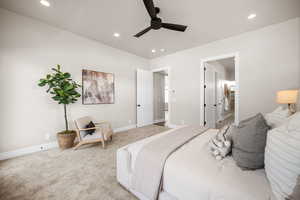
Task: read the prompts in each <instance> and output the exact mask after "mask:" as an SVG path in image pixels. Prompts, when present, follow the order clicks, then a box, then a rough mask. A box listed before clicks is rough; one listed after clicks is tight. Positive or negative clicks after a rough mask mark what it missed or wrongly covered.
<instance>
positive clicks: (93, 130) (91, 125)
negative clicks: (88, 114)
mask: <svg viewBox="0 0 300 200" xmlns="http://www.w3.org/2000/svg"><path fill="white" fill-rule="evenodd" d="M95 127H96V126H95V124H94V123H93V122H92V121H90V123H89V124H88V125H86V126H85V128H95ZM85 133H86V135H93V133H95V129H91V130H86V131H85Z"/></svg>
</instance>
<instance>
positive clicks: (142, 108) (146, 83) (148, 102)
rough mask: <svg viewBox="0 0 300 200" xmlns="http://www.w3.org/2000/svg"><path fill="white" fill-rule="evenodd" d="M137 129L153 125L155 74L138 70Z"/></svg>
mask: <svg viewBox="0 0 300 200" xmlns="http://www.w3.org/2000/svg"><path fill="white" fill-rule="evenodd" d="M136 77H137V81H136V84H137V99H136V102H137V109H136V110H137V127H142V126H146V125H149V124H152V123H153V72H151V71H146V70H142V69H138V70H137V74H136Z"/></svg>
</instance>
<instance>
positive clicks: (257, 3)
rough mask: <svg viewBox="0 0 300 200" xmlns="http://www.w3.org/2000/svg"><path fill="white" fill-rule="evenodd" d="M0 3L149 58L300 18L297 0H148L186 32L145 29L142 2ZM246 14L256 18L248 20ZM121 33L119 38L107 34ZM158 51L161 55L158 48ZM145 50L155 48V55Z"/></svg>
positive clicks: (35, 0)
mask: <svg viewBox="0 0 300 200" xmlns="http://www.w3.org/2000/svg"><path fill="white" fill-rule="evenodd" d="M39 1H40V0H0V7H2V8H5V9H8V10H11V11H14V12H16V13H19V14H23V15H25V16H30V17H33V18H36V19H39V20H41V21H44V22H46V23H48V24H51V25H54V26H57V27H60V28H63V29H66V30H69V31H71V32H74V33H77V34H80V35H82V36H85V37H88V38H91V39H94V40H97V41H99V42H102V43H104V44H107V45H109V46H112V47H115V48H118V49H122V50H125V51H128V52H131V53H133V54H136V55H139V56H143V57H145V58H154V57H158V56H162V55H166V54H170V53H173V52H176V51H179V50H182V49H187V48H191V47H195V46H199V45H202V44H205V43H209V42H212V41H215V40H219V39H223V38H226V37H230V36H233V35H237V34H240V33H243V32H247V31H251V30H255V29H258V28H261V27H264V26H267V25H271V24H274V23H279V22H282V21H285V20H288V19H291V18H296V17H299V16H300V1H299V0H154V3H155V4H156V6H158V7H160V8H161V13H160V17H161V18H162V19H163V21H165V22H169V23H179V24H183V25H188V29H187V31H186V32H184V33H181V32H175V31H169V30H163V29H160V30H158V31H154V30H152V31H150V32H149V33H147V34H146V35H144V36H142V37H141V38H139V39H138V38H134V37H133V35H134V34H136V33H137V32H139V31H140V30H142V29H144V28H146V27H147V26H149V22H150V18H149V16H148V14H147V12H146V9H145V7H144V5H143V1H142V0H76V1H75V0H49V2H50V3H51V7H49V8H47V7H43V6H42V5H41V4H40V3H39ZM250 13H256V14H257V17H256V18H255V19H253V20H248V19H247V16H248V15H249V14H250ZM114 32H118V33H120V34H121V37H120V38H115V37H113V36H112V35H113V33H114ZM161 48H164V49H165V50H166V51H165V52H160V51H159V49H161ZM151 49H157V52H156V53H155V54H153V53H151Z"/></svg>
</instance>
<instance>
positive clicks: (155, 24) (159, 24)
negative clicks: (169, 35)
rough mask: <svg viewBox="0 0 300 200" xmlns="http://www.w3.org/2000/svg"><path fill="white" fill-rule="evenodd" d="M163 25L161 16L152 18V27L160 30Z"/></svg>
mask: <svg viewBox="0 0 300 200" xmlns="http://www.w3.org/2000/svg"><path fill="white" fill-rule="evenodd" d="M161 27H162V21H161V19H160V18H154V19H151V28H152V29H154V30H158V29H160V28H161Z"/></svg>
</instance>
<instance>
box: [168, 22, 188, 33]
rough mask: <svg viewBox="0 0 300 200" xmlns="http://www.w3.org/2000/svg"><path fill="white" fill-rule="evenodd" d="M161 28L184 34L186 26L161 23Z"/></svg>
mask: <svg viewBox="0 0 300 200" xmlns="http://www.w3.org/2000/svg"><path fill="white" fill-rule="evenodd" d="M162 27H163V28H166V29H170V30H173V31H181V32H184V31H185V29H186V28H187V26H184V25H179V24H169V23H162Z"/></svg>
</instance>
